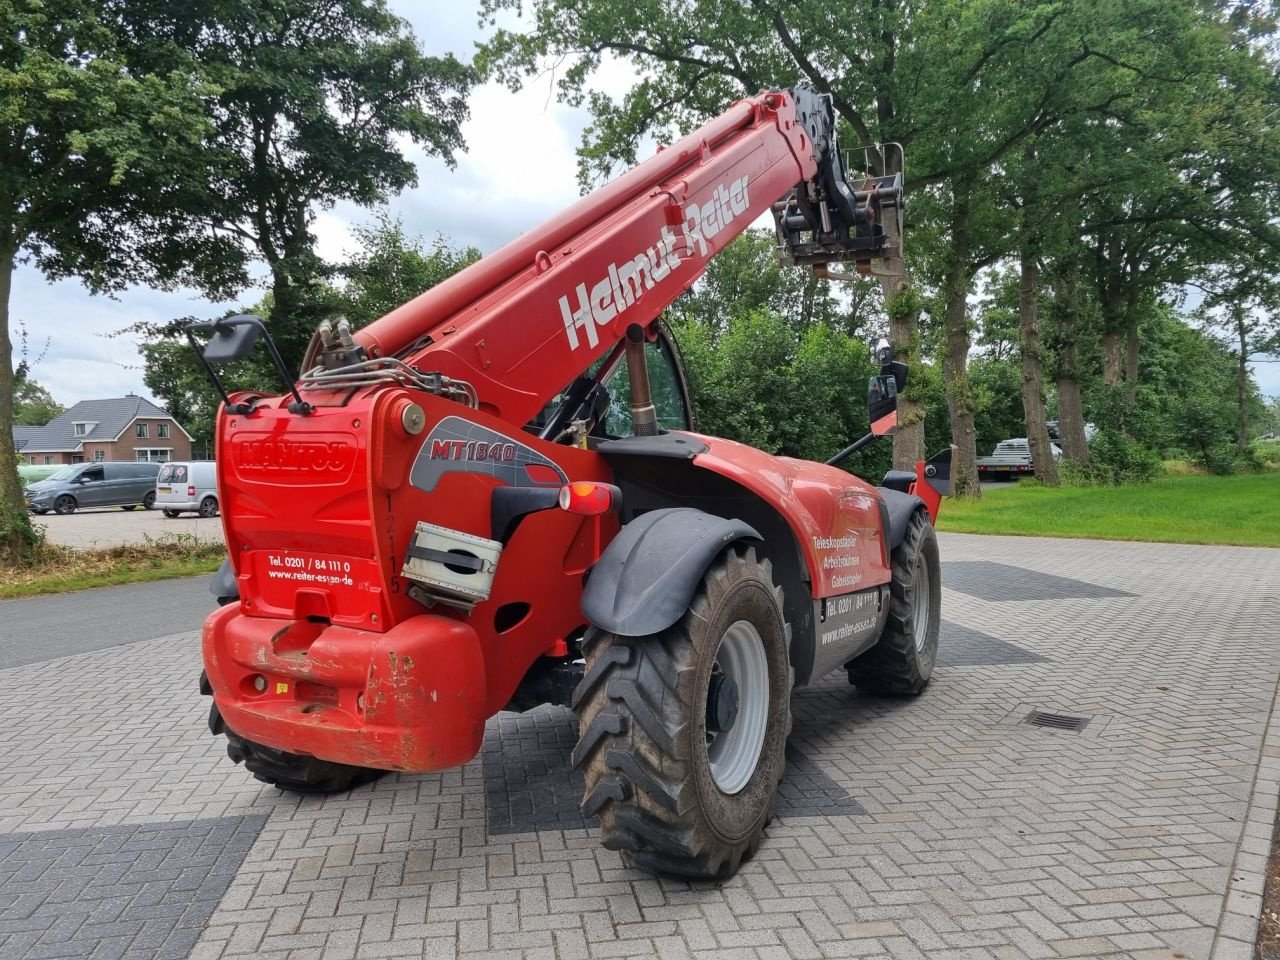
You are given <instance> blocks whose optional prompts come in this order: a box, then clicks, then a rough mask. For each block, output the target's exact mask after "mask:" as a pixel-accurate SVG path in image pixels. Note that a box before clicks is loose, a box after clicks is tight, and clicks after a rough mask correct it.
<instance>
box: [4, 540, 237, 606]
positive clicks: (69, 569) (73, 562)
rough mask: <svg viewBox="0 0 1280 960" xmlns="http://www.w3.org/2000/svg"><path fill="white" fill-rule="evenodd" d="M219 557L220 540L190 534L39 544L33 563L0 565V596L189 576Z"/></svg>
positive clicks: (202, 571) (215, 566)
mask: <svg viewBox="0 0 1280 960" xmlns="http://www.w3.org/2000/svg"><path fill="white" fill-rule="evenodd" d="M224 556H226V551H225V550H224V548H223V547H222V545H221V544H209V543H199V542H197V541H196V539H195V538H194V537H190V536H182V535H174V534H167V535H165V536H164V537H160V538H157V539H152V540H149V541H148V542H146V543H144V544H140V545H133V546H125V547H111V548H109V549H105V550H73V549H71V548H69V547H60V546H55V545H53V544H49V543H44V544H41V545H40V547H39V548H38V555H37V558H36V561H35V563H33V564H29V565H23V566H4V567H0V599H3V600H8V599H13V598H15V597H36V596H41V595H43V594H50V593H68V592H70V591H72V590H88V589H90V588H91V587H111V586H115V585H117V584H121V583H142V582H144V581H148V580H170V579H172V578H174V577H193V576H198V575H199V574H208V573H213V572H214V571H215V570H217V569H218V565H219V564H220V563H221V562H222V558H223V557H224Z"/></svg>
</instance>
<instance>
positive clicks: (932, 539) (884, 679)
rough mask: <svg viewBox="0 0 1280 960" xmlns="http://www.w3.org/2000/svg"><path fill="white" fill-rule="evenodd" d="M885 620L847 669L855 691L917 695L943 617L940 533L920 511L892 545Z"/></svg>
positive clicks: (932, 656)
mask: <svg viewBox="0 0 1280 960" xmlns="http://www.w3.org/2000/svg"><path fill="white" fill-rule="evenodd" d="M890 559H891V565H892V568H893V580H892V582H891V583H890V585H889V594H890V599H889V619H888V622H887V623H886V624H885V628H884V633H883V634H882V635H881V636H880V641H879V642H878V643H877V644H876V645H875V646H874V647H872V648H871V649H870V650H868V651H867V652H866V653H864V654H863V655H862V656H860V657H858V658H857V659H855V660H852V661H850V662H849V663H848V664H847V665H846V668H847V669H848V671H849V682H850V683H852V684H854V685H855V686H856V687H857V688H858V689H859V690H864V691H866V692H868V693H874V694H881V695H890V696H916V695H917V694H919V693H922V692H923V691H924V688H925V687H927V686H928V685H929V678H930V677H931V676H932V675H933V666H934V663H935V662H936V661H937V659H938V628H939V625H940V623H941V617H942V569H941V567H940V565H939V563H938V538H937V537H936V536H935V535H934V532H933V525H932V524H931V523H929V516H928V514H926V513H925V512H924V511H923V510H920V511H918V512H917V513H916V514H915V516H913V517H912V518H911V523H910V524H909V525H908V527H907V536H906V539H905V540H903V541H902V543H901V544H900V545H899V546H898V547H897V548H895V549H894V551H893V556H892V557H891V558H890Z"/></svg>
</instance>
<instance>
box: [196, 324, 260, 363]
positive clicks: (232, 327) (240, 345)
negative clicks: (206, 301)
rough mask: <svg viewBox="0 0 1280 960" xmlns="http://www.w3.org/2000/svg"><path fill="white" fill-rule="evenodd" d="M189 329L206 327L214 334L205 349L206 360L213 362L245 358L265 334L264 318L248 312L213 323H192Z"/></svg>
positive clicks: (230, 361) (228, 361) (226, 361)
mask: <svg viewBox="0 0 1280 960" xmlns="http://www.w3.org/2000/svg"><path fill="white" fill-rule="evenodd" d="M188 329H204V330H209V331H210V332H211V333H212V334H213V335H212V336H211V337H209V342H208V343H206V344H205V347H204V350H203V354H204V358H205V360H206V361H208V362H209V363H211V364H217V363H233V362H235V361H236V360H243V359H244V358H245V357H247V356H248V355H249V354H250V353H251V352H252V351H253V345H254V344H255V343H257V342H258V338H259V337H261V336H262V334H263V325H262V318H261V317H255V316H252V315H250V314H247V313H242V314H239V315H237V316H234V317H227V318H225V319H223V320H215V321H213V322H212V323H207V324H192V326H191V327H189V328H188Z"/></svg>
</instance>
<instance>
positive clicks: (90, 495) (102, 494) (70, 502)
mask: <svg viewBox="0 0 1280 960" xmlns="http://www.w3.org/2000/svg"><path fill="white" fill-rule="evenodd" d="M159 472H160V464H158V463H128V462H121V463H116V462H111V463H73V464H71V465H70V466H67V467H63V468H62V469H61V470H59V471H58V472H57V473H55V474H54V475H53V476H51V477H49V479H47V480H40V481H38V482H36V483H32V484H29V485H28V486H27V489H26V495H27V506H28V507H29V508H30V510H31V512H32V513H48V512H49V511H50V510H52V511H53V512H54V513H75V512H76V511H77V510H78V509H80V508H81V507H116V506H119V507H124V509H126V510H132V509H133V508H134V507H136V506H138V505H139V504H141V505H142V506H143V507H144V508H145V509H147V510H150V509H151V507H152V505H153V504H154V503H155V502H156V474H158V473H159Z"/></svg>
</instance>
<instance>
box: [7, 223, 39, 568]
mask: <svg viewBox="0 0 1280 960" xmlns="http://www.w3.org/2000/svg"><path fill="white" fill-rule="evenodd" d="M16 254H17V250H15V249H14V248H13V247H11V246H10V247H4V248H0V563H18V562H21V561H23V560H25V559H27V558H28V557H30V555H31V548H32V546H33V545H34V543H35V534H34V532H33V531H32V528H31V517H30V515H29V514H28V513H27V504H26V500H25V499H24V497H23V495H22V483H21V481H19V479H18V455H17V452H16V451H15V450H14V448H13V386H14V383H13V341H12V340H10V339H9V294H10V291H11V290H12V287H13V267H14V257H15V256H16Z"/></svg>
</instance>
